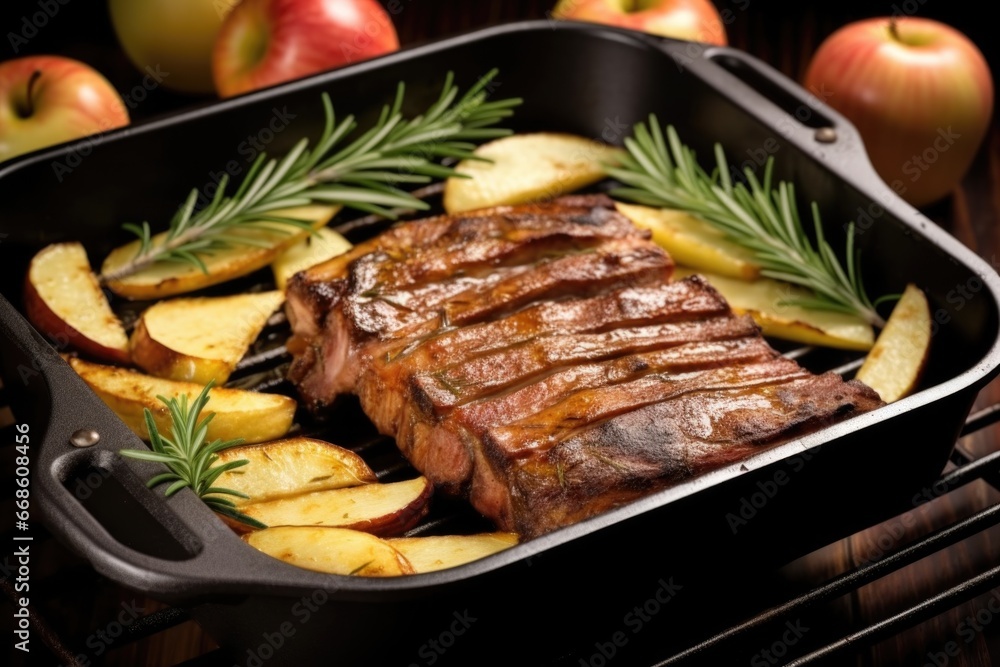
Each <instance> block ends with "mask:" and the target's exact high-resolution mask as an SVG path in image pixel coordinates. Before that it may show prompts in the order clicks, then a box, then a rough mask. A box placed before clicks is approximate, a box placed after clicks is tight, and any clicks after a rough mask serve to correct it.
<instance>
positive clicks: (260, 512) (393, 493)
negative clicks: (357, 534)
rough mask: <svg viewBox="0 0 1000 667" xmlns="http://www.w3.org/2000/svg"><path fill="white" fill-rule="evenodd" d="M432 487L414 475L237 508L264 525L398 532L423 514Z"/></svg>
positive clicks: (394, 533) (427, 507) (397, 533)
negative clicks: (388, 482) (402, 480)
mask: <svg viewBox="0 0 1000 667" xmlns="http://www.w3.org/2000/svg"><path fill="white" fill-rule="evenodd" d="M433 490H434V485H433V484H431V483H430V482H429V481H428V480H427V479H426V478H424V477H417V478H416V479H411V480H408V481H405V482H393V483H392V484H364V485H362V486H352V487H349V488H346V489H333V490H329V491H314V492H312V493H306V494H303V495H299V496H292V497H291V498H281V499H279V500H271V501H268V502H262V503H249V504H247V505H243V506H242V508H241V511H242V512H243V513H244V514H246V515H247V516H249V517H251V518H254V519H257V520H258V521H260V522H261V523H263V524H265V525H267V526H334V527H337V528H350V529H352V530H361V531H364V532H366V533H372V534H373V535H380V536H387V535H399V534H400V533H404V532H406V531H407V530H409V529H410V528H412V527H413V526H415V525H416V524H417V522H418V521H420V519H422V518H423V517H424V515H426V514H427V510H428V509H429V508H430V506H429V502H430V499H431V494H432V492H433Z"/></svg>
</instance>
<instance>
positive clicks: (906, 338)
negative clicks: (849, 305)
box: [855, 285, 931, 403]
mask: <svg viewBox="0 0 1000 667" xmlns="http://www.w3.org/2000/svg"><path fill="white" fill-rule="evenodd" d="M930 347H931V309H930V306H929V305H928V304H927V297H926V296H924V293H923V292H922V291H921V290H920V288H918V287H916V286H915V285H907V286H906V290H905V291H904V292H903V296H902V297H901V298H900V299H899V302H898V303H897V304H896V307H895V308H893V309H892V314H891V315H890V316H889V320H888V322H886V324H885V328H884V329H882V332H881V333H880V334H879V335H878V340H876V341H875V346H874V347H872V349H871V352H869V353H868V357H867V358H866V359H865V363H864V364H863V365H862V366H861V368H860V369H859V370H858V374H857V375H856V376H855V377H856V378H857V379H858V380H861V381H862V382H864V383H865V384H866V385H868V386H869V387H871V388H872V389H874V390H875V391H877V392H878V395H879V396H881V397H882V400H883V401H885V402H886V403H892V402H893V401H898V400H899V399H901V398H903V397H904V396H907V395H908V394H909V393H910V392H912V391H913V390H914V389H916V387H917V384H918V383H919V382H920V376H921V374H922V373H923V370H924V366H926V365H927V357H928V354H929V352H930Z"/></svg>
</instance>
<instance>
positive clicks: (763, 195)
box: [606, 115, 898, 327]
mask: <svg viewBox="0 0 1000 667" xmlns="http://www.w3.org/2000/svg"><path fill="white" fill-rule="evenodd" d="M660 128H661V126H660V124H659V122H658V121H657V119H656V116H653V115H651V116H650V117H649V122H648V123H639V124H638V125H636V126H635V128H634V130H633V136H632V137H629V138H627V139H626V140H625V147H626V148H627V155H626V156H624V157H623V158H622V160H621V165H620V166H618V167H613V166H609V167H606V172H607V173H608V175H610V176H612V177H613V178H616V179H618V180H619V181H621V182H622V183H624V184H625V185H626V186H628V187H624V188H618V189H616V190H613V191H612V193H611V194H612V195H613V196H615V197H619V198H622V199H628V200H631V201H635V202H638V203H640V204H645V205H647V206H662V207H668V208H676V209H681V210H684V211H687V212H688V213H691V214H692V215H694V216H696V217H698V218H701V219H703V220H705V221H707V222H709V223H710V224H712V225H714V226H715V227H717V228H719V229H720V230H722V231H723V232H725V233H726V235H727V236H728V237H729V238H731V239H732V240H733V241H734V242H736V243H737V244H739V245H741V246H743V247H744V248H747V249H748V250H750V251H751V252H752V253H753V255H754V258H755V259H756V261H757V262H758V263H759V264H760V266H761V268H762V271H761V274H762V275H764V276H767V277H769V278H774V279H777V280H784V281H786V282H790V283H794V284H796V285H801V286H803V287H806V288H808V289H809V290H811V291H812V292H813V296H812V297H811V298H806V299H794V300H792V299H790V300H789V301H788V303H794V304H795V305H799V306H802V307H805V308H812V309H815V310H830V311H837V312H843V313H851V314H854V315H857V316H859V317H861V318H862V319H864V320H865V321H866V322H868V323H870V324H872V325H874V326H877V327H883V326H885V320H884V319H882V317H881V316H880V315H879V314H878V312H877V310H876V307H877V306H878V305H879V304H880V303H882V302H883V301H886V300H891V299H894V298H897V297H898V295H891V296H884V297H881V298H879V299H877V300H876V301H874V302H873V301H871V299H869V298H868V295H867V294H866V293H865V288H864V284H863V282H862V279H861V266H860V252H859V251H856V250H855V247H854V223H853V222H852V223H851V224H849V225H848V228H847V243H846V253H845V254H846V256H847V262H846V267H847V268H846V269H845V268H844V266H843V265H842V264H841V261H840V260H839V259H838V257H837V254H836V253H835V252H834V251H833V249H832V248H831V247H830V244H829V243H828V242H827V240H826V238H825V237H824V235H823V227H822V224H821V221H820V214H819V207H818V206H817V205H816V203H815V202H813V203H812V205H811V210H812V221H813V228H814V229H815V234H816V243H815V245H813V243H812V241H811V240H810V239H809V236H808V235H807V234H806V232H805V229H804V227H803V225H802V221H801V218H800V215H799V210H798V204H797V203H796V200H795V189H794V186H793V185H792V184H791V183H788V182H786V181H779V182H777V183H776V184H775V183H772V170H773V167H774V158H773V157H769V158H768V159H767V163H766V164H765V166H764V178H763V181H761V180H758V178H757V176H756V175H755V174H754V172H753V171H752V170H751V169H749V168H747V169H745V170H744V174H745V177H746V183H742V182H737V183H733V181H732V179H731V178H730V175H729V169H728V163H727V162H726V156H725V153H724V152H723V150H722V147H721V146H720V145H719V144H716V145H715V160H716V163H717V166H716V168H715V170H714V171H713V172H712V174H711V175H710V174H709V173H708V172H706V171H705V170H704V169H703V168H702V167H701V166H700V165H699V164H698V162H697V161H696V160H695V154H694V151H693V150H692V149H691V148H689V147H688V146H686V145H684V144H682V143H681V141H680V138H679V137H678V135H677V131H676V130H675V129H674V128H673V126H667V128H666V138H664V135H663V131H662V130H661V129H660Z"/></svg>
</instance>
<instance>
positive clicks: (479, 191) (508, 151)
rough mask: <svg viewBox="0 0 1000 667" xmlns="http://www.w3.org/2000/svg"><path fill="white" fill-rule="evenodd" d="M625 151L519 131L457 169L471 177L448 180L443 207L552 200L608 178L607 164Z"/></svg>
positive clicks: (460, 209)
mask: <svg viewBox="0 0 1000 667" xmlns="http://www.w3.org/2000/svg"><path fill="white" fill-rule="evenodd" d="M620 154H621V149H618V148H614V147H612V146H608V145H607V144H604V143H601V142H599V141H593V140H591V139H587V138H584V137H578V136H575V135H572V134H554V133H544V132H543V133H535V134H514V135H511V136H509V137H503V138H502V139H497V140H495V141H491V142H489V143H486V144H483V145H482V146H480V147H479V148H477V149H476V151H475V155H476V156H478V157H482V158H487V159H489V160H492V162H483V161H478V160H462V161H461V162H459V163H458V166H456V167H455V169H456V171H458V173H460V174H465V175H467V176H469V177H470V178H449V179H448V180H447V182H446V183H445V187H444V208H445V210H446V211H447V212H448V213H461V212H463V211H471V210H473V209H477V208H486V207H488V206H500V205H503V204H525V203H528V202H533V201H541V200H544V199H551V198H552V197H557V196H559V195H562V194H565V193H567V192H573V191H574V190H577V189H579V188H582V187H585V186H587V185H590V184H591V183H596V182H597V181H599V180H601V179H602V178H604V176H605V174H604V167H603V164H612V163H615V162H617V161H618V156H619V155H620Z"/></svg>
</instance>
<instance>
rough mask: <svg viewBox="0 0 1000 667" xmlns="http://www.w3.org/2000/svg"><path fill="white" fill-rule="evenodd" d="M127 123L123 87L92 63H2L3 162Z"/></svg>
mask: <svg viewBox="0 0 1000 667" xmlns="http://www.w3.org/2000/svg"><path fill="white" fill-rule="evenodd" d="M128 122H129V118H128V110H127V109H126V108H125V102H123V101H122V98H121V96H120V95H119V94H118V91H116V90H115V89H114V87H113V86H112V85H111V84H110V83H109V82H108V80H107V79H105V78H104V76H102V75H101V73H100V72H98V71H97V70H95V69H94V68H92V67H90V66H89V65H86V64H84V63H82V62H80V61H78V60H73V59H71V58H63V57H61V56H25V57H23V58H15V59H13V60H8V61H6V62H3V63H0V160H6V159H8V158H11V157H14V156H15V155H20V154H22V153H28V152H30V151H33V150H37V149H39V148H44V147H46V146H52V145H54V144H59V143H62V142H64V141H71V140H73V139H79V138H80V137H85V136H87V135H90V134H95V133H97V132H106V131H107V130H111V129H113V128H116V127H122V126H123V125H128Z"/></svg>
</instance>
